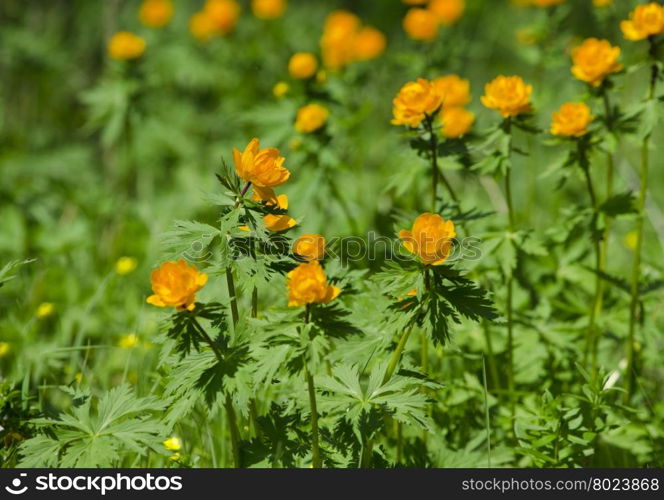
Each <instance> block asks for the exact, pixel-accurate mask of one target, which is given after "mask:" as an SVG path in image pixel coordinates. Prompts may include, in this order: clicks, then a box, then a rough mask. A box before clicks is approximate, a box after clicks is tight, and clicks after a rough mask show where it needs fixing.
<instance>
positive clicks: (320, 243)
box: [293, 233, 325, 261]
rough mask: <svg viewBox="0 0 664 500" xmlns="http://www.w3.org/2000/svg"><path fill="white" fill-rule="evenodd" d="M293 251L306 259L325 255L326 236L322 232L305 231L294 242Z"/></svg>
mask: <svg viewBox="0 0 664 500" xmlns="http://www.w3.org/2000/svg"><path fill="white" fill-rule="evenodd" d="M293 252H294V253H295V254H296V255H297V256H299V257H301V258H302V259H304V260H306V261H312V260H321V259H322V258H323V257H325V238H324V237H323V236H321V235H320V234H315V233H305V234H303V235H302V236H300V237H299V238H298V239H297V240H295V243H294V244H293Z"/></svg>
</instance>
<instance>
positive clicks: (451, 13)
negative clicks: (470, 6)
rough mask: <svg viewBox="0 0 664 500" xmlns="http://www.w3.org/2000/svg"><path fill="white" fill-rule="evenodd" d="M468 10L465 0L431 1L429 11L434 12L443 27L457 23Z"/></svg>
mask: <svg viewBox="0 0 664 500" xmlns="http://www.w3.org/2000/svg"><path fill="white" fill-rule="evenodd" d="M465 9H466V2H465V0H431V2H429V10H430V11H431V12H433V13H434V14H435V15H436V17H437V18H438V20H439V21H440V23H441V24H442V25H443V26H450V25H452V24H454V23H455V22H457V21H458V20H459V18H460V17H461V15H462V14H463V11H464V10H465Z"/></svg>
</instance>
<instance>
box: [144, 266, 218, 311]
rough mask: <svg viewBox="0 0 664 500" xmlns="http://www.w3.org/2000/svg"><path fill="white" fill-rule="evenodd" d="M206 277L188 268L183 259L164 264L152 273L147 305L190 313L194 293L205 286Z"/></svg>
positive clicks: (193, 303)
mask: <svg viewBox="0 0 664 500" xmlns="http://www.w3.org/2000/svg"><path fill="white" fill-rule="evenodd" d="M207 280H208V276H207V274H205V273H201V272H199V271H198V270H197V269H196V268H195V267H194V266H190V265H189V264H187V262H186V261H185V260H184V259H180V260H178V261H168V262H164V263H163V264H162V265H161V267H159V268H158V269H155V270H154V271H152V274H151V275H150V281H151V282H152V291H153V292H154V295H150V296H149V297H148V299H147V302H148V304H152V305H153V306H157V307H175V308H177V310H178V311H184V310H187V311H192V310H193V309H194V307H195V303H196V292H197V291H199V290H200V289H201V288H203V287H204V286H205V283H207Z"/></svg>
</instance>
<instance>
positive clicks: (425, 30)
mask: <svg viewBox="0 0 664 500" xmlns="http://www.w3.org/2000/svg"><path fill="white" fill-rule="evenodd" d="M403 3H405V4H408V5H415V6H416V7H414V8H411V9H409V10H408V12H407V13H406V15H405V17H404V19H403V29H404V31H405V32H406V34H407V35H408V36H409V37H410V38H412V39H413V40H419V41H423V42H431V41H433V40H435V38H436V36H438V31H439V29H440V27H441V26H451V25H452V24H454V23H455V22H457V20H458V19H459V18H460V17H461V15H462V14H463V12H464V10H465V9H466V2H465V0H403Z"/></svg>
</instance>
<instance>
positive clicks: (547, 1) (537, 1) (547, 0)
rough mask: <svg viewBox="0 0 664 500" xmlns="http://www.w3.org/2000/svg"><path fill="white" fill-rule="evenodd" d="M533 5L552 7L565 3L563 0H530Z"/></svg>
mask: <svg viewBox="0 0 664 500" xmlns="http://www.w3.org/2000/svg"><path fill="white" fill-rule="evenodd" d="M532 2H533V5H534V6H535V7H552V6H554V5H560V4H561V3H565V0H532Z"/></svg>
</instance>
